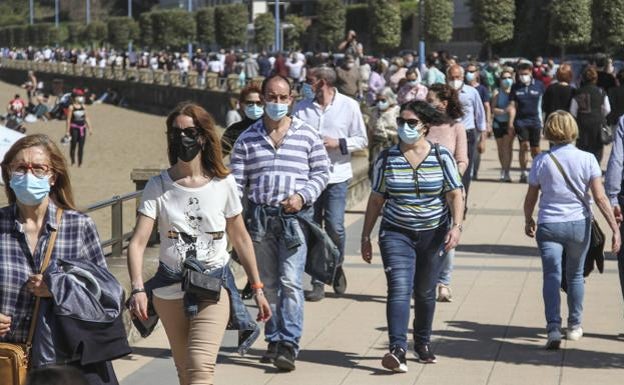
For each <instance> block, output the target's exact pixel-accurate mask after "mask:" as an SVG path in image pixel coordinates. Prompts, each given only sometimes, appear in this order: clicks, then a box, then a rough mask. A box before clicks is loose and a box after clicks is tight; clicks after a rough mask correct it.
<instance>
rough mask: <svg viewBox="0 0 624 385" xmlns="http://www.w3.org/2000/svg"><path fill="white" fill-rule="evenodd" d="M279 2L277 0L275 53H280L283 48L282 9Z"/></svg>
mask: <svg viewBox="0 0 624 385" xmlns="http://www.w3.org/2000/svg"><path fill="white" fill-rule="evenodd" d="M279 4H280V2H279V0H275V51H277V52H280V51H281V50H282V49H281V48H282V47H281V40H280V37H281V36H280V35H281V27H280V8H279Z"/></svg>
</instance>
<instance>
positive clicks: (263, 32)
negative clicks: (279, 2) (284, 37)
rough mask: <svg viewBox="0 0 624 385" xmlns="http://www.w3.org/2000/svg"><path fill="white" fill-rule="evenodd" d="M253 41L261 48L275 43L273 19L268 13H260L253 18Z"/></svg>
mask: <svg viewBox="0 0 624 385" xmlns="http://www.w3.org/2000/svg"><path fill="white" fill-rule="evenodd" d="M254 42H255V43H256V46H257V47H258V48H261V49H266V48H268V47H269V45H271V44H273V43H275V19H274V18H273V15H272V14H270V13H268V12H267V13H262V14H260V15H258V16H256V20H254Z"/></svg>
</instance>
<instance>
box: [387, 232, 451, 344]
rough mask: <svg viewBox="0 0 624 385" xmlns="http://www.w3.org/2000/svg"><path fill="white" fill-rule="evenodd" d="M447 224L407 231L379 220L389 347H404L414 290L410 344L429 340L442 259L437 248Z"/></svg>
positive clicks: (441, 245) (444, 233)
mask: <svg viewBox="0 0 624 385" xmlns="http://www.w3.org/2000/svg"><path fill="white" fill-rule="evenodd" d="M447 231H448V225H446V224H445V225H442V226H440V227H438V228H436V229H433V230H426V231H410V230H406V229H401V228H397V227H393V226H389V225H388V224H387V223H385V222H382V224H381V229H380V231H379V247H380V249H381V258H382V261H383V265H384V271H385V273H386V279H387V281H388V298H387V304H386V318H387V322H388V336H389V339H390V349H392V348H394V347H396V346H399V347H401V348H403V349H405V350H407V328H408V323H409V317H410V302H411V299H412V293H414V310H415V313H416V314H415V318H414V344H415V345H422V344H427V343H429V341H430V339H431V327H432V324H433V315H434V312H435V305H436V301H435V294H436V283H437V278H438V274H439V272H440V267H441V264H442V261H443V258H442V256H441V255H440V254H441V251H442V250H441V249H442V247H443V245H444V237H445V236H446V233H447Z"/></svg>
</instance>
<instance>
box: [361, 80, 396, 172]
mask: <svg viewBox="0 0 624 385" xmlns="http://www.w3.org/2000/svg"><path fill="white" fill-rule="evenodd" d="M399 110H400V106H399V105H398V104H397V100H396V95H395V94H394V92H392V89H391V88H390V87H385V88H383V89H382V90H381V91H379V92H378V93H377V97H376V99H375V105H374V106H373V108H371V120H370V123H369V133H368V137H369V138H370V139H369V143H370V155H369V156H370V161H371V165H372V162H373V161H374V160H375V159H377V155H379V153H380V152H381V151H383V149H385V148H388V147H390V146H391V145H393V144H397V142H398V137H397V123H396V119H397V118H398V117H399ZM371 169H372V167H371Z"/></svg>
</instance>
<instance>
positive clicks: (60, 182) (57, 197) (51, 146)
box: [2, 134, 76, 210]
mask: <svg viewBox="0 0 624 385" xmlns="http://www.w3.org/2000/svg"><path fill="white" fill-rule="evenodd" d="M30 147H41V148H43V149H44V151H45V152H46V154H47V155H48V158H50V164H49V166H50V170H51V171H52V173H53V174H54V175H55V176H56V181H55V182H54V185H52V186H50V197H51V198H52V200H54V203H55V204H56V205H58V206H59V207H62V208H64V209H68V210H76V205H75V203H74V194H73V192H72V187H71V182H70V180H69V172H68V171H67V163H66V162H65V157H63V154H62V153H61V151H60V150H59V148H58V147H57V145H56V144H55V143H54V142H53V141H52V139H50V137H48V136H47V135H44V134H34V135H27V136H25V137H23V138H21V139H19V140H18V141H17V142H15V143H14V144H13V145H12V146H11V148H9V151H7V153H6V154H5V155H4V160H3V161H2V179H3V181H4V192H5V194H6V196H7V198H8V200H9V203H11V204H13V203H15V201H16V196H15V193H14V192H13V189H12V188H11V187H10V186H9V183H10V181H11V171H10V168H11V163H12V162H13V160H14V159H15V156H16V155H17V153H18V152H20V151H21V150H23V149H25V148H30Z"/></svg>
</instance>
